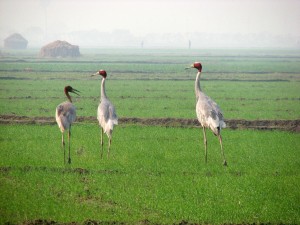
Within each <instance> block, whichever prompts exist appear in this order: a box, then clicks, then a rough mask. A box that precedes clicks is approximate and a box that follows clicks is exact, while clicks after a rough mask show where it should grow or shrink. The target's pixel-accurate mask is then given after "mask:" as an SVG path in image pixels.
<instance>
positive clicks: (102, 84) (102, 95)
mask: <svg viewBox="0 0 300 225" xmlns="http://www.w3.org/2000/svg"><path fill="white" fill-rule="evenodd" d="M101 98H106V93H105V78H102V82H101Z"/></svg>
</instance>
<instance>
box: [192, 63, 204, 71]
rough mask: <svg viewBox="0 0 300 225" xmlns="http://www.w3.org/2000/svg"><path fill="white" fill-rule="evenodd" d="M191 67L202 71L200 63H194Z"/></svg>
mask: <svg viewBox="0 0 300 225" xmlns="http://www.w3.org/2000/svg"><path fill="white" fill-rule="evenodd" d="M191 67H192V68H195V69H197V70H198V71H199V72H201V71H202V64H201V63H200V62H194V64H193V65H192V66H191Z"/></svg>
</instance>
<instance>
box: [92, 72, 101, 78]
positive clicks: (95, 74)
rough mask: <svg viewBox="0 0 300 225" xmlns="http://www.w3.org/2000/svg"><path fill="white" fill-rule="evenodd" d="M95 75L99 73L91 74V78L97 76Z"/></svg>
mask: <svg viewBox="0 0 300 225" xmlns="http://www.w3.org/2000/svg"><path fill="white" fill-rule="evenodd" d="M97 75H99V72H97V73H94V74H92V75H91V77H94V76H97Z"/></svg>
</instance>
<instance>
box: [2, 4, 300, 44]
mask: <svg viewBox="0 0 300 225" xmlns="http://www.w3.org/2000/svg"><path fill="white" fill-rule="evenodd" d="M299 22H300V1H298V0H153V1H142V0H140V1H139V0H109V1H108V0H24V1H19V0H0V47H3V40H4V39H5V38H7V37H8V36H9V35H11V34H13V33H20V34H21V35H22V36H23V37H24V38H26V39H27V40H28V48H39V47H41V46H43V45H45V44H47V43H49V42H53V41H55V40H65V41H68V42H69V43H71V44H74V45H79V46H80V47H108V48H111V47H116V48H117V47H124V48H126V47H130V48H141V47H144V48H188V47H189V45H190V47H191V48H299V49H300V25H299Z"/></svg>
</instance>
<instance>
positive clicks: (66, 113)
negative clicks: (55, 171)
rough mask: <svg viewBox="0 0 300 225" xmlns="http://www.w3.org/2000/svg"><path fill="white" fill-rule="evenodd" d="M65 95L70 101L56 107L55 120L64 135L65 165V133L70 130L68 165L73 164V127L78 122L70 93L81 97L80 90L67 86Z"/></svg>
mask: <svg viewBox="0 0 300 225" xmlns="http://www.w3.org/2000/svg"><path fill="white" fill-rule="evenodd" d="M64 92H65V95H66V96H67V98H68V100H69V101H66V102H63V103H61V104H59V105H58V106H57V107H56V113H55V118H56V122H57V124H58V127H59V129H60V131H61V133H62V147H63V149H64V163H66V150H65V141H64V132H65V131H66V130H68V141H69V159H68V163H71V156H70V145H71V142H70V137H71V125H72V123H73V122H74V121H75V120H76V108H75V106H74V105H73V104H72V99H71V96H70V95H69V92H72V93H74V94H76V95H79V94H78V92H80V91H78V90H76V89H74V88H72V87H71V86H66V87H65V88H64Z"/></svg>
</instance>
